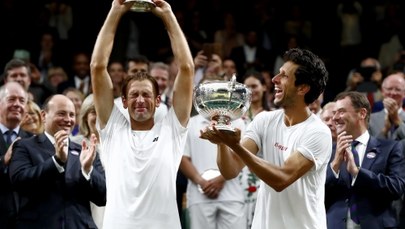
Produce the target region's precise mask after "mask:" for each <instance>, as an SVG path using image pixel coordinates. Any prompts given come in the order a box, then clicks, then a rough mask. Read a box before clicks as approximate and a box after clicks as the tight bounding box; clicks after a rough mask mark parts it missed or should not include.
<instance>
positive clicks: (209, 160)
mask: <svg viewBox="0 0 405 229" xmlns="http://www.w3.org/2000/svg"><path fill="white" fill-rule="evenodd" d="M207 81H209V80H207ZM207 81H203V82H207ZM207 125H209V121H208V120H206V119H205V118H204V117H203V116H201V115H200V114H197V115H195V116H193V117H191V119H190V121H189V124H188V129H189V132H188V135H187V142H186V146H185V149H184V155H183V158H182V160H181V164H180V170H181V171H182V172H183V174H184V175H185V176H186V177H187V178H188V179H189V180H188V186H187V209H188V212H189V214H190V229H207V228H233V229H246V228H247V227H246V211H245V198H244V190H242V187H241V186H240V184H239V179H238V178H237V177H235V178H233V179H230V180H225V178H224V177H223V176H222V175H221V173H220V172H219V170H218V165H217V163H216V158H217V146H216V145H215V144H212V143H211V142H208V141H205V140H203V139H201V138H200V137H199V136H200V130H201V129H202V128H204V127H205V126H207ZM231 125H232V126H233V127H236V128H239V129H240V130H242V131H243V130H244V129H245V124H244V122H243V120H242V119H237V120H234V121H232V123H231Z"/></svg>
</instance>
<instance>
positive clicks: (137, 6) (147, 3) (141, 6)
mask: <svg viewBox="0 0 405 229" xmlns="http://www.w3.org/2000/svg"><path fill="white" fill-rule="evenodd" d="M131 2H134V5H132V7H131V10H132V11H135V12H149V11H151V9H152V8H153V7H155V3H153V2H152V0H126V1H125V2H124V3H131Z"/></svg>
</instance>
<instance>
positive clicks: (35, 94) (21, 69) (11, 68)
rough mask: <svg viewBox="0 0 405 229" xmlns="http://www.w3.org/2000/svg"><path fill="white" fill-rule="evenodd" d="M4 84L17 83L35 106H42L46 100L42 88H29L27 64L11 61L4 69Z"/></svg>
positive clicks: (29, 75)
mask: <svg viewBox="0 0 405 229" xmlns="http://www.w3.org/2000/svg"><path fill="white" fill-rule="evenodd" d="M3 76H4V83H7V82H11V81H14V82H17V83H19V84H21V86H22V87H23V88H24V89H25V90H26V91H27V93H28V97H29V98H30V99H32V100H34V101H35V102H36V103H37V104H39V105H42V102H44V101H45V99H46V98H47V96H49V95H48V93H45V91H43V90H42V89H43V88H42V87H36V86H35V85H34V86H32V87H31V67H30V65H29V63H27V62H25V61H23V60H20V59H11V60H10V61H9V62H7V64H6V66H5V67H4V75H3Z"/></svg>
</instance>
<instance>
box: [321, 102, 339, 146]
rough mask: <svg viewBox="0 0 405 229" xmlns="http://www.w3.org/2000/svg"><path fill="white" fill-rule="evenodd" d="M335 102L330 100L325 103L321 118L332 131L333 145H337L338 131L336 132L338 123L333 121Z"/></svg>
mask: <svg viewBox="0 0 405 229" xmlns="http://www.w3.org/2000/svg"><path fill="white" fill-rule="evenodd" d="M335 106H336V103H335V102H328V103H326V104H325V105H323V107H322V110H321V114H320V118H321V120H322V121H323V122H324V123H325V124H326V125H327V126H328V127H329V129H330V132H331V133H332V144H333V147H335V146H336V140H337V133H336V123H335V122H334V121H333V111H334V109H335Z"/></svg>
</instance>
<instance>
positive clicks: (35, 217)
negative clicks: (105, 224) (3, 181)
mask: <svg viewBox="0 0 405 229" xmlns="http://www.w3.org/2000/svg"><path fill="white" fill-rule="evenodd" d="M41 115H42V119H43V120H44V124H45V132H44V133H43V134H40V135H37V136H34V137H31V138H28V139H22V140H19V141H17V142H15V143H14V146H13V157H12V159H11V162H10V165H9V169H10V179H11V183H12V184H13V185H14V186H15V187H16V191H17V193H18V196H19V198H20V208H19V213H18V214H19V215H18V217H17V223H16V228H17V229H18V228H34V229H35V228H38V229H40V228H97V227H96V225H95V223H94V221H93V219H92V216H91V212H90V201H91V202H93V203H95V204H96V205H99V206H104V205H105V203H106V186H105V174H104V170H103V168H102V166H101V162H100V160H99V158H98V157H97V154H96V152H95V144H96V140H97V139H96V137H95V136H94V135H93V136H92V137H91V142H90V143H89V144H86V142H85V141H83V142H82V145H81V146H80V145H78V144H76V143H73V142H71V141H70V140H69V135H70V132H71V131H72V129H73V127H74V124H75V120H76V118H75V117H76V115H75V107H74V105H73V102H72V101H71V100H70V99H69V98H68V97H66V96H65V95H60V94H57V95H54V96H52V97H50V98H49V99H48V100H47V102H46V103H45V106H44V110H43V111H42V113H41Z"/></svg>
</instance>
